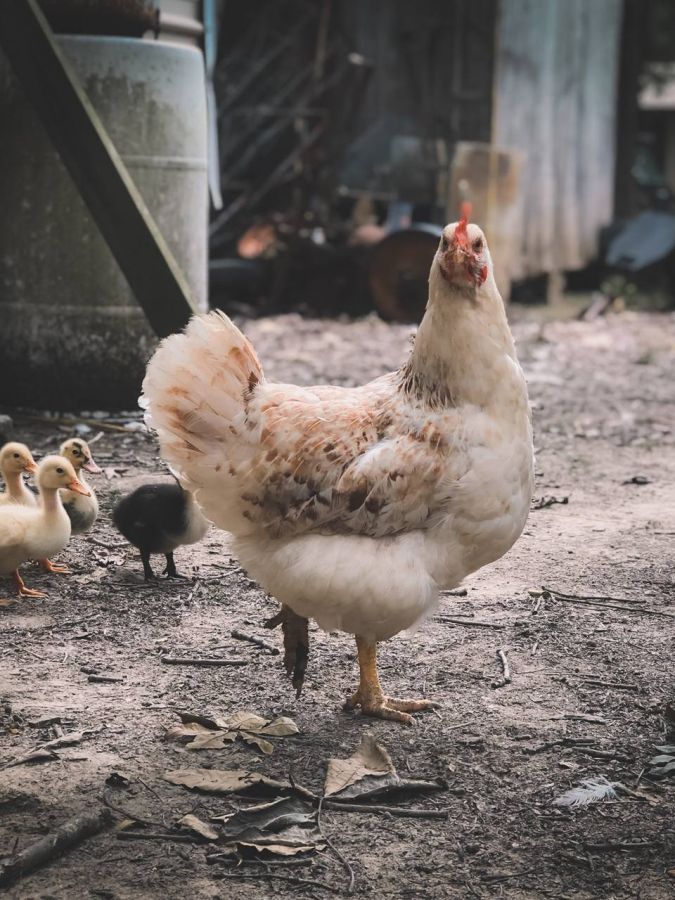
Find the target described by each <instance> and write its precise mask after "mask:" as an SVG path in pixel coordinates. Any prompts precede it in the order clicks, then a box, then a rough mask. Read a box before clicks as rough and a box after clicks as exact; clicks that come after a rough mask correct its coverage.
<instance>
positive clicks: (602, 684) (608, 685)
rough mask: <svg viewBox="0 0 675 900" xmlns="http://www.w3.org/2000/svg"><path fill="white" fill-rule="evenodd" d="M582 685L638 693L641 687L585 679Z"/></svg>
mask: <svg viewBox="0 0 675 900" xmlns="http://www.w3.org/2000/svg"><path fill="white" fill-rule="evenodd" d="M581 683H582V684H587V685H589V686H590V687H606V688H615V689H616V690H620V691H637V690H639V685H637V684H625V683H624V682H623V681H598V680H596V679H590V678H584V679H583V680H582V682H581Z"/></svg>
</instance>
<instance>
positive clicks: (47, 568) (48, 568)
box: [38, 559, 71, 575]
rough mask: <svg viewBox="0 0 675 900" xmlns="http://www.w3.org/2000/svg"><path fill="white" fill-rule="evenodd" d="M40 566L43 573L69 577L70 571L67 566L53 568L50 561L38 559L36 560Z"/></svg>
mask: <svg viewBox="0 0 675 900" xmlns="http://www.w3.org/2000/svg"><path fill="white" fill-rule="evenodd" d="M38 562H39V563H40V566H41V568H42V570H43V571H44V572H51V573H52V575H70V574H71V572H70V569H69V568H68V566H55V565H54V563H53V562H52V561H51V559H40V560H38Z"/></svg>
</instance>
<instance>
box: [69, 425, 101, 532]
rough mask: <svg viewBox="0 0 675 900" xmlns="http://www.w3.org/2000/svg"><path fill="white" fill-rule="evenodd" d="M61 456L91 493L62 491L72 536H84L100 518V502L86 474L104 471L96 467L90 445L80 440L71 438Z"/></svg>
mask: <svg viewBox="0 0 675 900" xmlns="http://www.w3.org/2000/svg"><path fill="white" fill-rule="evenodd" d="M59 452H60V453H61V456H65V458H66V459H67V460H68V461H69V462H70V463H72V466H73V468H74V469H75V472H76V473H77V477H78V480H79V482H80V484H82V485H84V487H85V488H86V489H87V490H88V491H89V493H88V495H87V496H84V495H83V494H82V492H81V491H78V492H75V491H70V490H68V491H61V501H62V503H63V507H64V509H65V511H66V512H67V513H68V518H69V519H70V527H71V529H72V530H71V534H84V533H85V531H89V529H90V528H91V527H92V525H93V524H94V522H95V521H96V518H97V516H98V500H97V499H96V494H95V493H94V491H93V489H92V487H91V486H90V485H89V484H88V483H87V482H86V481H85V480H84V475H83V474H82V473H83V471H84V472H92V473H93V474H98V473H100V472H102V471H103V470H102V469H101V468H100V467H99V466H97V465H96V463H95V462H94V458H93V456H92V455H91V451H90V449H89V445H88V444H87V442H86V441H83V440H81V439H80V438H70V439H69V440H67V441H64V442H63V443H62V444H61V449H60V451H59Z"/></svg>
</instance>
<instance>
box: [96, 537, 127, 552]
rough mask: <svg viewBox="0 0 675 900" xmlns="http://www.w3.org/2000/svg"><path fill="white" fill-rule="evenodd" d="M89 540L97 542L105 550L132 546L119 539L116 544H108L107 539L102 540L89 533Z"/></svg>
mask: <svg viewBox="0 0 675 900" xmlns="http://www.w3.org/2000/svg"><path fill="white" fill-rule="evenodd" d="M87 542H88V543H90V544H96V546H97V547H103V549H104V550H122V549H124V548H125V547H126V548H129V547H130V546H131V545H130V544H127V542H126V541H118V542H117V543H116V544H107V543H106V542H105V541H101V540H99V539H98V538H96V537H94V536H93V535H89V537H88V538H87Z"/></svg>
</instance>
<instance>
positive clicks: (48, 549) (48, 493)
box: [0, 456, 89, 597]
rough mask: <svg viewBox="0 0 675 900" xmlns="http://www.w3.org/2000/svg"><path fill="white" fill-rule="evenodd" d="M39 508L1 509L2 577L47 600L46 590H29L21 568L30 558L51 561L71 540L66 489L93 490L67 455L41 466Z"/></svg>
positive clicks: (49, 458)
mask: <svg viewBox="0 0 675 900" xmlns="http://www.w3.org/2000/svg"><path fill="white" fill-rule="evenodd" d="M37 484H38V488H39V490H40V498H39V502H38V505H37V506H35V507H30V506H20V505H19V504H18V503H5V504H3V505H2V506H0V575H11V576H12V577H13V578H14V584H15V586H16V590H17V593H18V594H19V595H21V596H24V597H43V596H44V594H43V592H42V591H35V590H31V589H30V588H27V587H26V585H25V584H24V583H23V579H22V578H21V575H20V574H19V566H20V565H22V563H24V562H27V561H28V560H29V559H40V560H42V559H47V557H49V556H53V555H54V554H55V553H59V552H60V551H61V550H63V548H64V547H65V546H66V544H67V543H68V541H69V539H70V519H69V518H68V515H67V513H66V511H65V509H64V508H63V503H62V502H61V497H60V495H59V491H60V490H61V489H62V488H67V489H68V490H71V491H75V492H76V493H79V494H82V495H83V496H87V495H88V494H89V491H88V489H87V488H86V487H83V485H82V484H81V483H80V482H79V481H78V480H77V475H76V474H75V469H74V468H73V467H72V465H71V464H70V463H69V462H68V460H67V459H65V457H63V456H46V457H45V458H44V459H43V460H42V462H41V463H40V465H39V466H38V474H37Z"/></svg>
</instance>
